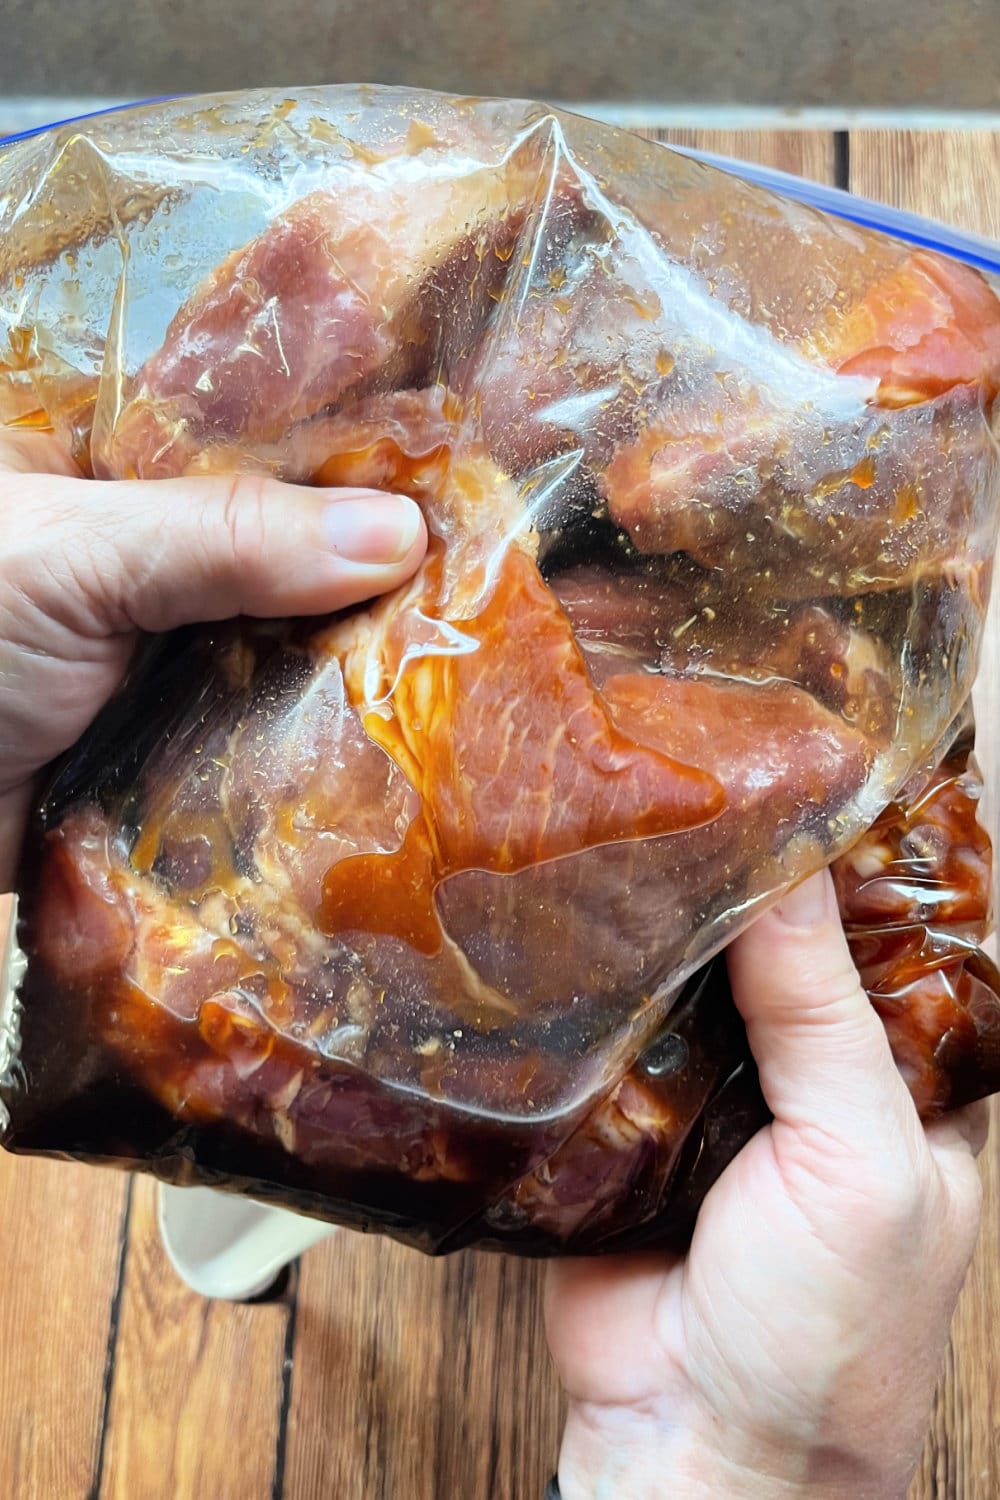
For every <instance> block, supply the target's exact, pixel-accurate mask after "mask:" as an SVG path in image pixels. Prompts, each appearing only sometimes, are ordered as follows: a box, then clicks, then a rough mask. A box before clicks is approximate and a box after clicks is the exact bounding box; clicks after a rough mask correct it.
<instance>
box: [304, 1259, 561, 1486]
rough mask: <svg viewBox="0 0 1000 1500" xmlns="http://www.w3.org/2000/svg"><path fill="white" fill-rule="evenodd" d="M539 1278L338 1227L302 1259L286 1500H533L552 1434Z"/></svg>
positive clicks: (556, 1398)
mask: <svg viewBox="0 0 1000 1500" xmlns="http://www.w3.org/2000/svg"><path fill="white" fill-rule="evenodd" d="M541 1274H542V1267H540V1266H538V1265H534V1264H530V1263H526V1262H519V1261H514V1260H507V1259H503V1258H500V1257H496V1256H486V1255H475V1254H471V1253H465V1254H459V1255H456V1256H453V1257H450V1258H448V1259H446V1260H428V1259H426V1258H425V1257H423V1256H421V1255H419V1254H418V1253H417V1252H415V1251H411V1250H406V1249H403V1248H402V1247H400V1246H398V1245H393V1244H390V1243H389V1242H388V1241H378V1240H366V1239H362V1238H359V1237H357V1236H354V1235H350V1234H346V1233H340V1234H337V1235H336V1236H334V1238H333V1239H332V1240H330V1241H328V1242H327V1243H325V1244H324V1245H322V1246H321V1247H320V1248H319V1249H318V1250H316V1251H313V1252H312V1253H311V1254H310V1255H308V1256H307V1257H306V1258H305V1259H304V1261H303V1263H302V1269H301V1279H300V1283H299V1297H298V1331H297V1336H296V1348H295V1368H294V1375H293V1384H292V1400H291V1410H290V1416H289V1427H288V1468H287V1473H286V1484H285V1500H318V1497H321V1496H322V1497H327V1496H329V1497H333V1496H336V1497H337V1500H401V1497H403V1496H405V1497H406V1500H466V1497H467V1500H491V1497H493V1496H497V1497H503V1500H540V1496H541V1494H542V1491H543V1489H544V1486H545V1482H546V1480H547V1479H548V1477H549V1475H550V1474H552V1472H553V1471H554V1469H555V1465H556V1458H557V1455H558V1446H559V1434H560V1432H561V1429H562V1406H561V1399H560V1395H559V1389H558V1386H557V1383H556V1380H555V1376H554V1374H553V1372H552V1369H551V1367H550V1364H549V1360H548V1355H547V1353H546V1349H545V1340H544V1335H543V1329H542V1312H541V1285H542V1282H541Z"/></svg>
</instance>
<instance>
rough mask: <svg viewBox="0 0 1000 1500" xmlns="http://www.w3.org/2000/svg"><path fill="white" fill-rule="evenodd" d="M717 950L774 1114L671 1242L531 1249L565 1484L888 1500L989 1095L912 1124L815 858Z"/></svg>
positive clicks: (925, 1397) (624, 1493)
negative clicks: (796, 881)
mask: <svg viewBox="0 0 1000 1500" xmlns="http://www.w3.org/2000/svg"><path fill="white" fill-rule="evenodd" d="M729 964H730V975H731V980H732V988H733V993H734V996H735V998H736V1002H737V1005H738V1006H739V1009H740V1011H741V1013H742V1015H743V1018H744V1020H745V1021H746V1024H747V1028H748V1034H749V1039H750V1044H751V1047H752V1049H753V1053H754V1056H755V1058H756V1060H757V1064H758V1067H759V1070H760V1074H761V1083H762V1087H763V1091H764V1095H765V1098H766V1100H767V1103H768V1105H769V1107H770V1109H771V1111H772V1113H773V1114H774V1117H775V1118H774V1121H773V1123H772V1124H771V1125H769V1126H768V1127H767V1128H765V1129H764V1130H762V1131H761V1132H760V1133H759V1134H758V1135H757V1136H756V1137H755V1138H754V1139H753V1140H752V1141H751V1142H750V1143H749V1144H748V1145H747V1146H746V1147H745V1149H744V1150H743V1151H742V1152H741V1153H740V1155H739V1156H738V1157H737V1158H736V1159H735V1160H734V1161H733V1162H732V1163H731V1165H730V1166H729V1167H728V1168H727V1169H726V1171H725V1172H724V1173H723V1175H722V1176H721V1177H720V1179H719V1181H718V1182H717V1183H716V1185H715V1187H714V1188H713V1189H712V1191H711V1192H710V1193H709V1195H708V1197H707V1198H706V1200H705V1202H704V1204H703V1206H702V1209H701V1213H700V1215H699V1218H698V1223H697V1227H696V1230H695V1235H694V1239H693V1242H692V1245H691V1249H690V1252H689V1254H688V1255H687V1257H686V1258H684V1259H680V1260H676V1259H675V1260H670V1259H668V1258H666V1257H664V1256H663V1255H645V1256H636V1257H618V1258H614V1259H607V1260H602V1259H595V1260H580V1261H569V1262H562V1263H558V1264H555V1265H553V1266H552V1267H551V1268H550V1272H549V1281H548V1287H547V1308H546V1311H547V1325H548V1334H549V1343H550V1346H551V1349H552V1354H553V1357H554V1359H555V1363H556V1366H557V1369H558V1371H559V1374H560V1376H561V1378H562V1381H563V1384H564V1386H565V1388H566V1391H567V1393H568V1395H569V1415H568V1420H567V1425H566V1431H565V1436H564V1440H563V1447H562V1455H561V1459H560V1467H559V1476H560V1488H561V1491H562V1496H563V1500H654V1497H656V1500H666V1497H667V1496H670V1497H673V1496H683V1497H684V1500H703V1497H708V1496H711V1497H713V1500H785V1497H789V1500H790V1497H797V1496H806V1495H808V1496H809V1497H810V1500H832V1497H844V1500H847V1497H850V1500H901V1497H902V1496H904V1495H905V1492H906V1488H907V1484H908V1482H909V1478H910V1476H911V1473H912V1470H913V1468H914V1465H915V1462H916V1459H917V1457H918V1455H919V1449H920V1444H921V1440H922V1437H923V1434H924V1431H925V1428H926V1425H927V1421H928V1417H929V1412H930V1405H931V1400H932V1397H933V1390H934V1384H935V1380H936V1377H937V1374H938V1371H939V1367H940V1364H941V1360H942V1357H943V1353H944V1348H945V1344H946V1340H947V1335H948V1327H949V1323H950V1320H951V1316H952V1312H953V1310H954V1306H955V1303H956V1300H957V1297H958V1293H959V1290H960V1287H961V1284H962V1281H963V1278H964V1276H965V1273H966V1270H967V1267H968V1264H969V1260H970V1258H971V1255H972V1250H973V1246H974V1243H975V1238H976V1233H977V1228H978V1222H979V1209H980V1183H979V1177H978V1173H977V1171H976V1166H975V1160H974V1157H975V1153H976V1152H977V1151H978V1149H979V1148H980V1147H981V1145H982V1143H983V1140H984V1138H985V1128H986V1126H985V1119H986V1116H985V1113H984V1110H983V1107H981V1106H973V1107H971V1108H969V1109H967V1110H964V1111H962V1112H960V1113H958V1114H955V1115H953V1116H951V1117H950V1118H948V1119H945V1120H942V1121H940V1122H938V1123H936V1124H934V1125H932V1126H931V1127H930V1128H929V1129H927V1130H926V1131H925V1130H924V1129H923V1127H922V1126H921V1124H920V1121H919V1119H918V1116H917V1113H916V1110H915V1108H914V1106H913V1103H912V1101H911V1099H910V1095H909V1093H908V1091H907V1089H906V1087H905V1085H904V1083H903V1081H902V1079H901V1078H900V1076H899V1074H898V1072H897V1070H896V1068H895V1066H894V1064H893V1061H892V1056H891V1053H890V1051H889V1046H888V1042H887V1040H886V1035H885V1031H884V1029H883V1027H882V1024H881V1022H880V1021H879V1020H878V1017H877V1016H876V1014H875V1012H874V1010H873V1009H872V1007H871V1005H870V1003H869V1001H868V999H867V996H866V995H865V993H864V991H863V990H862V988H861V985H860V982H859V980H858V976H857V972H856V970H855V969H854V966H853V964H852V962H851V958H850V954H849V952H848V948H847V944H846V941H845V938H844V934H843V930H842V927H841V922H840V918H839V915H838V911H837V905H836V900H835V897H834V893H833V886H832V882H831V879H830V876H829V874H828V873H827V872H824V873H823V874H821V875H818V876H814V877H813V878H812V879H811V880H809V881H807V882H805V883H804V884H803V885H801V886H800V887H799V888H798V889H796V890H794V891H792V892H791V893H790V894H789V895H788V896H786V897H785V898H784V899H783V900H782V902H781V903H780V904H779V905H778V907H776V908H775V909H774V910H773V911H771V912H769V913H768V914H767V915H765V916H764V917H763V918H761V919H760V920H759V921H758V922H757V923H756V924H755V925H754V926H753V927H751V928H750V929H749V930H748V931H747V932H746V933H745V934H744V935H743V936H742V937H740V938H739V939H738V940H737V941H736V942H734V943H733V945H732V947H731V949H730V952H729Z"/></svg>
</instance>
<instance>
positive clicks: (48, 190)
mask: <svg viewBox="0 0 1000 1500" xmlns="http://www.w3.org/2000/svg"><path fill="white" fill-rule="evenodd" d="M0 338H2V340H3V354H2V363H0V418H2V420H3V422H4V423H5V424H6V427H7V428H8V429H9V432H10V433H13V434H15V435H16V434H19V433H24V432H25V431H26V430H35V429H45V430H49V429H50V430H52V431H54V432H55V434H56V435H57V436H58V438H59V439H60V440H61V441H62V443H63V444H64V445H65V447H66V448H67V449H68V450H69V451H70V452H71V454H72V456H73V458H74V460H75V462H76V463H77V465H78V466H79V468H80V471H81V473H82V474H83V475H85V476H90V477H92V478H94V479H98V480H121V479H139V480H150V481H156V480H159V479H164V478H174V479H176V478H182V477H183V478H189V479H190V480H191V482H192V483H194V482H195V481H196V480H197V479H198V477H199V476H203V475H206V474H220V473H221V474H227V475H233V476H236V475H256V476H262V477H268V476H273V477H276V478H279V479H282V480H285V481H289V482H291V483H293V484H298V485H319V486H328V487H336V486H340V485H361V486H370V487H379V488H386V489H390V490H398V491H400V492H402V493H406V494H409V495H412V496H413V497H414V498H415V499H416V500H417V501H418V502H419V504H420V505H421V507H422V509H423V513H424V516H425V518H426V521H427V526H428V531H429V535H430V547H429V551H428V555H427V559H426V561H425V562H424V564H423V565H422V567H421V568H420V570H419V572H418V573H417V575H416V577H415V578H414V579H413V581H412V582H411V583H409V584H407V585H406V586H404V587H403V588H401V589H400V590H398V591H397V592H396V593H394V594H392V595H391V596H389V597H387V598H385V599H382V600H378V601H376V602H374V603H372V604H370V605H368V606H365V607H362V608H358V609H355V610H352V611H348V612H345V613H343V614H338V615H334V616H332V617H329V618H325V619H320V620H315V619H310V620H284V621H251V620H239V621H236V622H232V623H227V624H223V625H213V626H206V627H202V628H197V629H188V630H183V631H178V632H176V633H174V634H172V635H170V636H168V637H164V638H158V639H155V640H146V641H144V642H143V644H142V647H141V649H140V650H139V652H138V654H137V657H136V661H135V664H134V667H133V669H132V672H131V674H130V677H129V680H128V681H127V683H126V684H125V686H124V688H123V689H122V690H121V692H120V693H119V694H118V695H117V697H116V699H115V700H114V701H113V702H112V703H111V704H110V705H109V707H108V709H107V711H106V712H105V713H104V715H103V716H102V717H101V718H100V720H99V721H98V722H97V723H96V724H95V726H94V727H93V729H92V730H91V731H90V732H89V733H88V734H87V735H86V736H85V738H84V739H83V741H81V743H80V744H78V745H77V746H76V747H75V748H74V749H73V750H72V751H71V752H70V753H69V755H68V756H67V757H66V758H65V759H64V761H63V762H62V763H61V764H60V765H58V766H57V767H55V768H53V770H52V772H51V774H50V775H49V776H48V777H47V779H46V783H45V785H44V787H43V788H42V789H41V791H40V793H39V797H38V801H37V805H36V808H35V812H34V816H33V820H32V824H31V828H30V831H29V834H28V837H27V840H26V844H25V851H24V857H23V864H22V870H21V876H20V883H19V911H20V918H19V928H18V947H17V952H16V953H15V955H14V959H13V962H12V966H11V974H12V982H11V985H10V987H9V994H8V998H7V1002H6V1011H5V1018H4V1031H3V1033H2V1034H3V1037H4V1045H3V1049H2V1050H3V1055H4V1066H3V1075H4V1078H3V1086H2V1101H3V1111H4V1113H3V1138H4V1143H5V1144H6V1145H7V1146H8V1147H9V1148H11V1149H14V1150H16V1151H31V1152H49V1153H58V1154H61V1155H69V1156H74V1157H79V1158H82V1159H86V1160H92V1161H103V1162H114V1163H117V1164H120V1165H125V1166H129V1167H137V1168H142V1169H145V1170H148V1171H151V1172H154V1173H156V1174H157V1175H158V1176H160V1177H161V1178H164V1179H166V1180H170V1181H175V1182H182V1183H184V1182H187V1183H190V1182H201V1183H208V1184H216V1185H219V1186H222V1187H227V1188H230V1189H233V1190H236V1191H241V1192H246V1193H251V1194H253V1195H254V1196H257V1197H260V1198H265V1199H270V1200H272V1201H275V1202H279V1203H283V1204H285V1205H286V1206H290V1207H293V1208H296V1209H299V1210H302V1211H304V1212H308V1213H312V1214H316V1215H319V1216H323V1217H327V1218H330V1219H332V1220H336V1221H338V1222H341V1223H345V1224H348V1225H354V1226H357V1227H364V1228H373V1229H379V1230H381V1231H384V1232H387V1233H389V1234H392V1235H394V1236H396V1237H397V1238H400V1239H403V1240H406V1241H408V1242H410V1243H413V1244H416V1245H418V1246H420V1247H421V1248H423V1249H425V1250H430V1251H435V1252H442V1251H445V1250H451V1249H455V1248H458V1247H461V1246H465V1245H470V1244H478V1245H482V1246H487V1247H492V1248H500V1249H505V1250H510V1251H514V1252H519V1253H524V1254H553V1253H566V1252H592V1251H597V1250H604V1249H609V1248H616V1249H619V1248H627V1247H628V1246H631V1245H637V1244H640V1243H654V1242H667V1241H675V1242H682V1241H683V1239H684V1236H685V1235H687V1234H689V1233H690V1228H691V1225H692V1223H693V1219H694V1215H695V1214H696V1212H697V1208H698V1204H699V1203H700V1201H701V1199H702V1198H703V1196H704V1194H705V1192H706V1191H707V1189H708V1188H709V1187H710V1186H711V1183H712V1181H713V1180H714V1179H715V1177H717V1175H718V1173H719V1172H720V1171H721V1170H722V1168H723V1167H724V1166H725V1164H726V1162H727V1161H728V1160H729V1159H730V1158H731V1157H732V1155H733V1154H734V1153H735V1151H736V1150H738V1149H739V1147H740V1146H741V1145H742V1144H743V1142H744V1141H745V1140H746V1139H748V1138H749V1136H750V1135H751V1134H752V1133H753V1132H754V1131H755V1130H756V1129H757V1128H759V1126H760V1125H761V1124H762V1123H763V1122H764V1121H765V1120H766V1119H767V1111H766V1108H765V1105H764V1102H763V1100H762V1098H761V1094H760V1091H759V1088H758V1086H757V1081H756V1073H755V1070H754V1066H753V1062H752V1059H751V1057H750V1053H749V1051H748V1047H747V1043H746V1038H745V1034H744V1030H743V1027H742V1023H741V1022H740V1020H739V1017H738V1014H737V1012H736V1009H735V1007H734V1005H733V1001H732V997H731V996H730V994H729V991H728V985H727V980H726V970H725V963H724V959H723V958H721V957H720V954H721V953H722V950H723V949H724V947H725V945H726V943H727V942H728V941H729V940H730V939H731V938H732V936H733V935H734V934H735V933H736V932H737V931H738V930H739V929H740V928H741V927H743V926H744V925H746V923H747V922H748V921H749V920H750V919H751V918H752V917H753V916H754V915H756V914H757V913H758V912H759V911H761V910H762V909H763V908H764V907H765V906H766V905H767V904H768V903H769V902H771V901H773V900H774V899H775V898H776V896H777V895H778V894H779V893H780V892H781V891H782V890H784V889H786V888H787V887H788V885H789V883H791V882H793V881H796V880H798V879H800V878H802V877H804V876H805V875H807V874H808V873H810V872H811V871H814V870H816V869H819V868H821V867H822V866H824V865H831V864H832V865H833V868H834V873H835V878H836V884H837V893H838V900H839V902H840V907H841V912H842V915H843V918H844V922H845V927H846V929H847V931H848V935H849V938H850V941H851V945H852V950H853V952H854V956H855V959H856V961H857V963H858V965H859V968H860V971H861V974H862V978H863V981H864V983H865V985H866V988H867V989H868V992H869V994H870V995H871V997H872V1001H873V1003H874V1004H875V1005H876V1007H877V1009H878V1011H879V1014H880V1015H881V1016H882V1017H883V1019H884V1021H885V1025H886V1028H887V1031H888V1034H889V1037H890V1041H891V1043H892V1046H893V1050H894V1054H895V1057H896V1060H897V1062H898V1064H899V1067H900V1069H901V1070H902V1072H903V1075H904V1077H905V1078H906V1081H907V1083H908V1084H909V1086H910V1088H911V1091H912V1093H913V1096H914V1099H915V1101H916V1103H917V1106H918V1108H919V1109H920V1111H921V1113H922V1114H923V1115H924V1117H925V1118H930V1117H932V1116H933V1115H934V1114H936V1113H940V1112H941V1111H942V1110H945V1109H948V1108H951V1107H954V1106H955V1105H957V1104H960V1103H963V1102H965V1101H967V1100H971V1099H974V1098H977V1097H980V1096H982V1095H984V1094H987V1093H989V1092H991V1091H993V1090H994V1089H996V1088H997V1087H998V1086H1000V1000H998V993H1000V979H998V976H997V973H996V971H995V970H994V969H993V967H992V966H991V964H990V962H989V960H988V959H987V958H986V957H985V956H984V954H983V953H982V952H981V951H980V949H979V947H978V946H977V945H978V944H979V943H980V942H981V941H982V940H983V939H984V937H985V936H986V933H987V931H988V928H989V923H990V919H991V906H990V884H991V853H990V846H989V841H988V838H987V836H986V834H985V832H984V831H983V829H982V827H981V826H980V825H979V823H978V822H977V817H976V810H977V800H978V796H979V793H980V790H981V779H980V776H979V772H978V769H977V767H976V763H975V759H974V756H973V754H972V750H973V727H972V719H971V713H970V710H969V699H970V691H971V687H972V682H973V677H974V673H975V669H976V660H977V652H978V647H979V641H980V637H981V634H982V629H983V621H984V615H985V610H986V604H987V596H988V588H989V580H990V572H991V564H992V559H993V555H994V550H995V546H996V533H997V497H998V465H997V447H996V441H995V429H996V416H995V411H994V407H995V403H996V397H997V391H998V386H1000V303H998V300H997V296H996V291H995V282H994V280H993V278H992V276H991V275H990V274H988V273H987V272H984V271H982V270H980V269H978V268H977V267H976V266H974V265H972V264H969V263H968V260H967V259H966V260H962V259H959V258H956V257H951V256H949V255H947V254H945V253H941V252H939V251H937V250H934V249H932V248H927V247H926V246H921V245H915V244H913V243H908V242H907V241H906V240H905V239H904V238H902V237H892V236H889V235H886V234H883V233H879V232H877V231H875V230H872V229H869V228H866V227H864V226H862V225H858V224H852V223H849V222H847V221H846V220H844V219H838V218H836V217H832V216H829V215H827V214H824V213H823V212H821V211H818V210H817V209H815V208H814V207H811V206H808V205H806V204H802V203H796V202H794V201H793V200H792V199H791V198H790V197H786V196H782V195H781V194H779V193H776V192H775V191H773V190H772V189H770V188H768V187H766V186H762V185H758V184H754V183H751V182H749V181H745V180H741V179H740V178H739V177H737V176H735V175H733V174H732V173H728V172H725V171H721V170H719V169H717V168H716V167H713V166H711V165H709V164H706V163H704V162H701V161H697V160H694V159H691V158H690V157H688V156H684V155H681V154H677V153H673V152H670V151H667V150H665V149H664V148H663V147H661V146H656V145H652V144H650V143H647V142H644V141H641V140H639V139H637V138H635V137H633V136H631V135H628V134H626V133H624V132H619V131H615V130H611V129H608V128H605V127H602V126H599V125H596V124H592V123H590V122H588V121H586V120H583V119H579V118H574V117H571V116H569V115H564V114H561V113H559V112H557V111H553V110H550V109H546V108H544V107H541V106H535V105H529V104H524V103H517V102H495V101H494V102H489V101H486V102H483V101H474V100H459V99H453V98H448V97H443V96H438V95H432V94H426V93H416V92H409V91H405V90H399V89H376V88H332V89H325V90H314V91H310V92H305V93H301V94H298V95H296V96H294V97H286V96H284V95H279V94H274V95H271V94H262V93H254V94H245V95H234V96H228V97H223V98H218V99H206V100H195V101H192V100H182V101H175V102H167V103H159V104H156V105H153V106H149V107H146V108H139V109H135V110H131V111H127V112H125V113H121V114H111V115H105V116H101V117H96V118H93V119H90V120H86V121H83V122H77V123H76V124H73V125H69V126H65V127H61V128H58V129H54V130H52V131H49V132H45V133H42V134H40V135H37V136H33V137H31V138H29V139H25V140H22V141H19V142H14V143H11V144H9V145H7V147H6V148H5V149H4V150H3V151H0ZM139 493H142V494H144V495H145V503H147V504H149V505H151V506H156V505H158V503H159V502H158V492H157V487H156V485H155V484H153V483H151V484H150V485H149V486H148V488H147V489H145V490H144V491H141V492H139ZM137 503H139V501H138V500H137ZM289 503H290V504H292V503H294V497H293V498H292V499H290V501H289ZM163 524H164V526H165V527H169V526H170V524H171V516H170V513H169V508H165V509H164V511H163Z"/></svg>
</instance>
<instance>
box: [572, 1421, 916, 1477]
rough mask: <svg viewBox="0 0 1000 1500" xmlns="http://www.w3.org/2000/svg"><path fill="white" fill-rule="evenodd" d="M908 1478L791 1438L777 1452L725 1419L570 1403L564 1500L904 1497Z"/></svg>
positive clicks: (774, 1447)
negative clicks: (680, 1418) (677, 1417)
mask: <svg viewBox="0 0 1000 1500" xmlns="http://www.w3.org/2000/svg"><path fill="white" fill-rule="evenodd" d="M902 1467H903V1468H904V1469H905V1467H906V1466H905V1465H903V1466H902ZM909 1477H910V1476H909V1472H905V1473H899V1474H896V1475H894V1474H893V1473H891V1472H889V1471H888V1470H887V1469H886V1468H885V1467H884V1466H883V1465H882V1464H881V1463H874V1462H869V1461H867V1460H866V1459H865V1458H863V1457H860V1456H858V1455H855V1454H851V1453H847V1452H843V1453H842V1452H838V1451H834V1450H832V1449H830V1448H805V1447H801V1446H799V1445H797V1444H796V1443H795V1441H794V1440H792V1439H789V1441H788V1443H787V1444H781V1445H780V1446H778V1447H776V1446H774V1445H773V1443H772V1442H771V1441H763V1440H761V1441H759V1442H758V1441H755V1440H754V1439H753V1438H752V1437H750V1436H748V1435H746V1434H736V1433H734V1432H733V1431H732V1429H730V1428H727V1427H726V1425H725V1424H724V1423H723V1422H721V1421H718V1422H717V1423H716V1424H714V1425H713V1424H712V1423H710V1422H703V1421H699V1422H698V1423H692V1424H690V1425H687V1424H680V1423H677V1422H675V1421H672V1420H670V1419H669V1418H666V1419H665V1418H664V1416H663V1414H662V1413H649V1412H647V1413H641V1412H638V1411H635V1410H631V1409H630V1410H616V1411H613V1412H608V1411H607V1410H604V1409H599V1408H593V1407H587V1406H586V1405H584V1404H582V1403H581V1404H577V1403H571V1405H570V1409H569V1413H568V1416H567V1422H566V1430H565V1434H564V1437H563V1444H562V1452H561V1455H560V1462H559V1490H558V1495H559V1500H673V1497H675V1496H681V1495H682V1496H683V1497H684V1500H733V1497H735V1496H737V1495H738V1496H739V1497H740V1500H904V1497H905V1494H906V1489H907V1484H908V1480H909Z"/></svg>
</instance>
